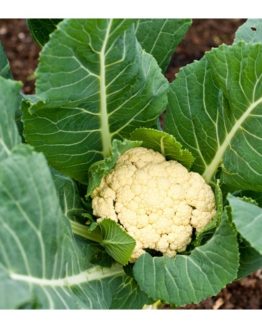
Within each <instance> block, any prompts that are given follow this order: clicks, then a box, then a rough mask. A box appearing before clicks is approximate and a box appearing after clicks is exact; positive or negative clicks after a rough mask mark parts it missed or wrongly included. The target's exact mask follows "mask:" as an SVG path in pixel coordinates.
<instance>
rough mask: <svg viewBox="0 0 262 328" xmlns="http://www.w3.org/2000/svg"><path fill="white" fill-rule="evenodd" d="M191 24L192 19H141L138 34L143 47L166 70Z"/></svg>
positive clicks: (137, 28) (137, 26) (138, 24)
mask: <svg viewBox="0 0 262 328" xmlns="http://www.w3.org/2000/svg"><path fill="white" fill-rule="evenodd" d="M190 25H191V20H190V19H139V20H138V22H137V25H136V36H137V39H138V41H139V42H140V44H141V45H142V48H143V49H145V51H146V52H148V53H150V54H151V55H153V56H154V57H155V59H156V60H157V62H158V65H159V66H160V67H161V69H162V71H163V72H165V71H166V69H167V67H168V64H169V63H170V60H171V57H172V55H173V53H174V52H175V49H176V47H177V45H178V44H179V43H180V41H181V40H182V38H183V37H184V35H185V34H186V32H187V30H188V28H189V27H190Z"/></svg>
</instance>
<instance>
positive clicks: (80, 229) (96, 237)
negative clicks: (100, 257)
mask: <svg viewBox="0 0 262 328" xmlns="http://www.w3.org/2000/svg"><path fill="white" fill-rule="evenodd" d="M70 224H71V228H72V231H73V233H74V234H75V235H78V236H80V237H83V238H85V239H88V240H92V241H96V242H97V243H101V242H102V241H103V238H102V236H101V233H100V232H99V231H98V229H95V230H93V231H90V229H89V228H88V227H86V226H84V225H83V224H80V223H78V222H75V221H72V220H70Z"/></svg>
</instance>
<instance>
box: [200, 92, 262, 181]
mask: <svg viewBox="0 0 262 328" xmlns="http://www.w3.org/2000/svg"><path fill="white" fill-rule="evenodd" d="M261 103H262V97H260V98H259V99H258V100H256V101H255V102H253V103H251V104H250V106H249V107H248V108H247V110H246V111H245V112H244V113H243V114H242V115H241V116H240V118H239V119H238V120H236V121H235V124H234V125H233V127H232V129H231V130H230V132H229V133H228V134H227V136H226V137H225V139H224V141H223V143H222V144H221V145H220V146H219V147H218V148H217V151H216V154H215V156H214V158H213V160H212V161H211V163H210V164H209V165H207V166H206V169H205V171H204V173H203V177H204V179H205V180H206V182H210V180H211V179H212V177H213V175H214V173H215V172H216V170H217V168H218V167H219V165H220V163H221V161H222V159H223V156H224V153H225V151H226V150H227V148H228V146H229V145H230V143H231V141H232V139H233V138H234V136H235V134H236V133H237V131H238V130H239V129H240V127H241V126H242V124H243V123H244V122H245V120H246V119H247V118H248V116H249V115H250V114H251V113H252V111H253V110H254V109H255V108H256V107H257V106H258V105H259V104H261Z"/></svg>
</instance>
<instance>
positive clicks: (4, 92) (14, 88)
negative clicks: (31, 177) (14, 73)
mask: <svg viewBox="0 0 262 328" xmlns="http://www.w3.org/2000/svg"><path fill="white" fill-rule="evenodd" d="M20 88H21V85H20V83H18V82H14V81H11V80H5V79H4V78H3V77H1V76H0V115H1V120H0V161H1V160H3V159H5V158H6V157H8V156H9V155H10V153H11V150H12V148H13V147H15V146H16V145H17V144H18V143H20V142H21V139H20V136H19V133H18V130H17V126H16V124H15V113H16V111H17V110H18V108H19V105H20V102H21V97H20V95H19V92H20Z"/></svg>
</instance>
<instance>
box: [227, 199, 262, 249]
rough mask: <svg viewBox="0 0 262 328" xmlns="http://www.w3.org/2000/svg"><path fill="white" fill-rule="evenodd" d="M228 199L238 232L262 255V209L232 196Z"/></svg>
mask: <svg viewBox="0 0 262 328" xmlns="http://www.w3.org/2000/svg"><path fill="white" fill-rule="evenodd" d="M227 199H228V201H229V204H230V207H231V210H232V218H233V222H234V223H235V225H236V228H237V230H238V231H239V233H240V234H241V236H242V237H243V238H245V239H246V240H247V241H248V242H249V244H250V245H251V246H252V247H253V248H254V249H255V250H256V251H258V252H259V253H260V254H261V255H262V238H261V231H262V208H260V207H258V206H256V205H254V204H251V203H248V202H245V201H244V200H241V199H240V198H237V197H234V196H232V195H228V197H227Z"/></svg>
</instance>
